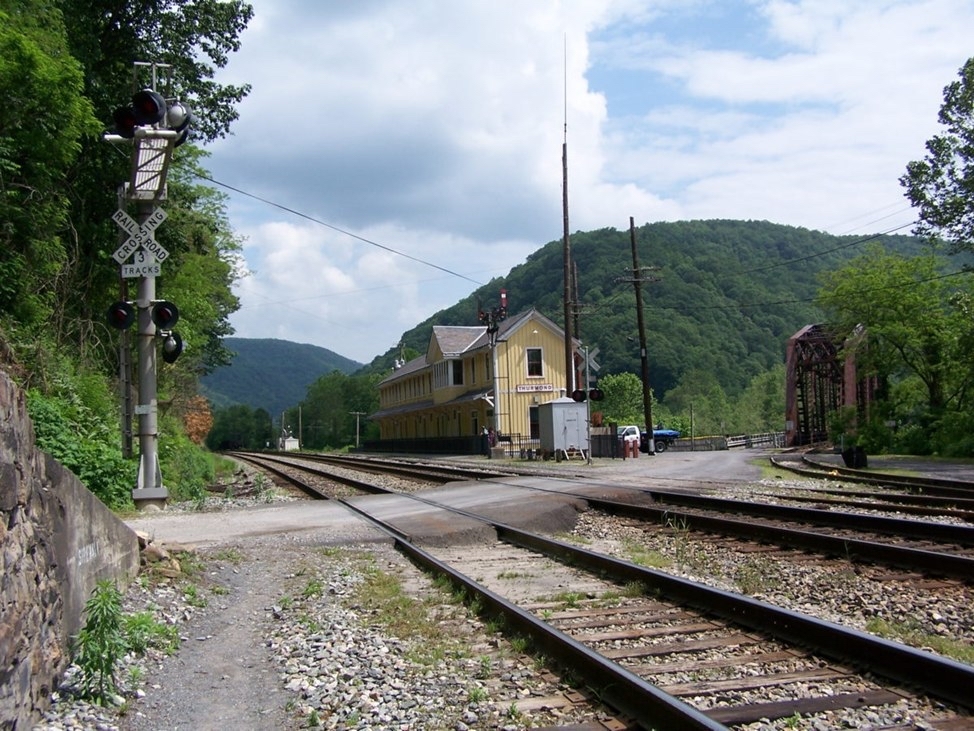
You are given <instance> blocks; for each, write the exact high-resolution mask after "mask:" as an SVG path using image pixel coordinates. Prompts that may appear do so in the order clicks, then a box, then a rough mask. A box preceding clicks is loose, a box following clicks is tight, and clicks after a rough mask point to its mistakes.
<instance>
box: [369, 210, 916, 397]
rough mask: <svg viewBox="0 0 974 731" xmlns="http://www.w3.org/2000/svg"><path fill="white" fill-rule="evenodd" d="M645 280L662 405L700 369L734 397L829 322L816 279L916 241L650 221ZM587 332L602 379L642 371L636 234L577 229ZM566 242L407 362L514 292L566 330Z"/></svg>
mask: <svg viewBox="0 0 974 731" xmlns="http://www.w3.org/2000/svg"><path fill="white" fill-rule="evenodd" d="M636 242H637V250H638V256H639V266H640V269H644V270H646V271H645V272H644V275H645V276H644V282H645V283H644V284H643V287H642V294H643V311H644V314H645V322H646V331H647V351H648V352H649V362H650V384H651V385H652V387H653V389H654V391H655V392H656V394H657V396H662V395H663V394H665V393H666V392H667V391H670V390H671V389H673V388H676V387H677V386H678V384H679V383H680V379H681V378H682V377H683V376H684V375H686V374H688V373H691V372H693V371H703V372H706V373H709V374H712V375H713V377H714V378H716V379H717V381H718V383H719V384H720V385H721V387H722V388H723V389H724V391H725V392H726V393H727V394H729V395H733V394H737V393H739V392H740V391H741V390H742V389H743V388H744V387H745V386H746V385H747V384H748V382H749V381H750V379H751V378H753V377H754V376H755V375H757V374H760V373H763V372H765V371H767V370H768V369H769V368H771V367H772V366H774V365H776V364H781V363H782V362H783V361H784V357H785V345H786V342H787V340H788V338H789V337H791V336H792V335H793V334H794V333H795V332H796V331H798V330H799V329H800V328H801V327H804V326H805V325H808V324H811V323H816V322H821V320H822V313H821V312H820V311H819V310H818V308H817V307H816V306H815V303H814V300H815V296H816V294H817V292H818V288H819V284H818V281H819V280H818V276H819V273H821V272H823V271H831V270H835V269H837V268H839V267H841V266H842V265H843V264H844V263H845V262H847V261H849V260H850V259H852V258H854V257H856V256H859V255H861V254H862V253H864V251H865V248H866V245H867V244H869V243H877V242H879V243H882V244H883V246H885V248H886V249H887V250H889V251H892V252H896V253H901V254H909V255H912V254H916V253H917V252H918V251H919V249H920V248H921V245H922V244H921V241H920V240H919V239H917V238H915V237H912V236H869V235H866V236H833V235H831V234H827V233H822V232H819V231H811V230H809V229H805V228H797V227H794V226H784V225H780V224H774V223H769V222H767V221H737V220H707V221H679V222H672V223H670V222H666V223H651V224H646V225H643V226H640V227H639V228H637V229H636ZM570 243H571V251H572V259H573V260H574V263H575V268H576V270H577V281H578V289H579V294H578V296H577V304H576V307H575V310H576V311H577V312H578V323H579V335H580V338H581V340H582V342H583V344H584V345H585V346H588V347H590V348H592V349H594V348H598V349H599V354H598V356H597V358H596V360H597V362H598V363H599V364H600V365H601V370H600V371H599V374H598V375H600V376H604V375H606V374H607V373H621V372H630V373H637V374H638V373H639V372H640V353H639V346H638V332H639V331H638V327H637V317H636V304H635V290H634V287H633V284H632V281H633V273H632V247H631V243H630V236H629V231H628V230H616V229H614V228H605V229H599V230H596V231H588V232H582V231H579V232H575V233H574V234H572V235H571V237H570ZM563 272H564V265H563V242H562V241H560V240H556V241H552V242H550V243H548V244H547V245H545V246H543V247H541V248H539V249H538V250H537V251H535V252H534V253H533V254H531V255H530V256H529V257H528V258H527V261H525V262H524V263H523V264H519V265H518V266H516V267H514V268H513V269H512V270H511V271H510V272H509V273H508V274H507V275H506V276H504V277H497V278H495V279H494V280H492V281H491V282H490V283H488V284H487V285H484V286H483V287H480V288H479V289H477V290H476V291H475V292H473V293H472V294H471V295H470V296H469V297H466V298H465V299H463V300H461V301H460V302H458V303H457V304H455V305H453V306H452V307H449V308H447V309H445V310H441V311H440V312H437V313H436V314H434V315H433V316H432V317H430V318H429V319H427V320H426V321H424V322H422V323H419V324H418V325H416V327H414V328H413V329H411V330H409V331H407V332H406V333H404V334H403V336H402V342H403V344H404V346H405V348H406V351H407V352H406V355H407V357H412V355H414V354H415V353H421V352H424V351H425V350H426V345H427V343H428V342H429V337H430V333H431V332H432V328H433V326H434V325H477V324H478V319H477V311H478V306H482V307H484V308H485V309H490V308H492V307H495V306H497V304H498V296H499V293H500V290H501V289H506V290H507V299H508V308H509V310H510V312H511V313H512V314H514V313H518V312H522V311H524V310H526V309H528V308H529V307H536V308H537V309H538V310H539V311H540V312H542V313H544V314H545V315H546V316H548V317H549V318H551V319H552V320H554V321H555V322H557V323H558V324H559V325H563V323H564V314H563V313H564V306H563V290H564V285H563V276H564V275H563ZM398 356H399V350H398V349H390V350H389V351H388V352H386V353H384V354H382V355H380V356H378V357H376V358H375V359H374V360H373V361H372V362H371V363H370V364H369V366H368V368H367V370H368V371H380V372H381V371H388V370H389V369H391V367H392V364H393V360H394V358H396V357H398Z"/></svg>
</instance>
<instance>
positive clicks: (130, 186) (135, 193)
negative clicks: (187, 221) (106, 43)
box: [104, 61, 193, 509]
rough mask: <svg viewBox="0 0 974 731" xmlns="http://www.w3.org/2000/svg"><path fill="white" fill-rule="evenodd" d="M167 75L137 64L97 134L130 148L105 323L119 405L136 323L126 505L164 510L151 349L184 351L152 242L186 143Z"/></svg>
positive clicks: (157, 247)
mask: <svg viewBox="0 0 974 731" xmlns="http://www.w3.org/2000/svg"><path fill="white" fill-rule="evenodd" d="M171 69H172V67H171V66H170V65H169V64H161V63H147V62H141V61H139V62H136V63H135V67H134V72H133V85H132V88H133V89H135V90H136V91H134V92H133V94H132V98H131V102H130V103H129V104H126V105H123V106H120V107H118V108H116V109H115V110H114V112H113V113H112V121H113V128H112V130H111V131H110V132H108V133H106V134H105V135H104V139H105V140H106V141H108V142H113V143H130V144H131V145H132V172H131V176H130V178H129V180H128V181H127V182H126V183H124V184H123V185H122V186H121V188H120V189H119V208H118V210H117V211H116V212H115V213H114V214H113V215H112V220H113V221H114V222H115V224H116V225H117V226H118V227H119V228H120V229H121V230H122V232H123V236H122V239H123V240H122V242H121V244H120V245H119V247H118V249H116V250H115V253H114V254H112V258H114V259H115V261H116V262H117V263H118V265H119V267H120V273H121V277H122V299H121V300H119V301H118V302H114V303H112V305H110V306H109V308H108V312H107V313H106V315H107V319H108V324H109V325H111V326H112V327H114V328H117V329H119V330H121V331H122V343H121V346H120V360H121V363H122V367H121V368H120V371H121V373H122V382H123V389H124V393H125V394H126V396H125V397H123V403H125V404H127V403H128V398H127V394H128V392H129V387H128V378H129V376H130V368H129V367H128V365H127V364H128V352H129V347H128V337H127V335H128V333H127V330H128V329H129V328H130V327H131V326H132V325H133V324H135V323H136V322H137V323H138V331H137V332H138V356H139V367H138V374H139V377H138V385H139V393H138V403H137V404H135V407H134V409H133V410H134V412H135V414H136V415H138V417H139V428H138V434H139V476H138V483H137V485H136V487H135V488H134V489H133V490H132V499H133V500H134V501H135V504H136V507H138V508H140V509H144V508H150V507H156V508H163V507H165V504H166V500H167V499H168V497H169V491H168V490H167V489H166V487H165V486H164V485H163V482H162V473H161V470H160V468H159V426H158V403H157V371H156V350H157V345H158V344H160V343H161V346H162V347H161V350H162V359H163V360H164V361H165V362H166V363H174V362H175V361H176V359H177V358H179V356H180V354H182V352H183V339H182V338H181V337H180V336H179V333H177V332H176V331H175V330H173V327H174V326H175V325H176V322H177V321H178V320H179V309H178V308H177V307H176V305H175V304H173V303H172V302H168V301H165V300H157V299H156V277H157V276H159V275H160V274H161V272H162V264H163V262H165V260H166V259H168V258H169V252H168V251H166V249H165V247H163V246H162V245H161V244H160V243H159V242H157V241H156V240H155V234H154V232H155V230H156V228H158V227H159V225H160V224H161V223H162V222H163V221H165V220H166V212H165V210H163V209H162V208H160V207H159V203H160V202H161V201H164V200H166V198H167V194H166V178H167V175H168V172H169V163H170V161H171V160H172V153H173V150H174V149H175V148H177V147H179V146H180V145H181V144H183V143H184V142H185V141H186V140H187V139H188V137H189V133H190V126H191V124H192V121H193V114H192V111H191V110H190V108H189V106H188V105H186V104H185V103H184V102H182V101H181V100H179V99H178V98H177V97H174V96H172V95H171V93H170V92H171V90H172V86H173V84H172V78H171ZM146 72H148V76H149V82H150V83H149V85H148V86H145V87H142V85H141V84H140V83H139V82H140V81H141V80H142V79H144V77H145V76H146ZM140 77H142V78H140ZM140 87H142V88H140ZM160 88H161V91H159V89H160ZM128 207H131V208H133V209H134V212H135V217H134V218H133V217H132V216H130V215H129V213H128V212H127V211H126V208H128ZM129 279H135V280H136V281H137V286H136V289H137V293H136V297H135V299H134V300H131V301H129V300H128V299H127V292H128V287H127V283H128V280H129ZM123 417H124V419H125V422H126V424H128V423H130V421H131V417H132V414H131V410H130V409H129V408H128V406H125V407H123ZM126 431H127V433H130V432H131V429H130V428H129V429H127V430H126Z"/></svg>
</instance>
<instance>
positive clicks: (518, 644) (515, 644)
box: [511, 635, 531, 654]
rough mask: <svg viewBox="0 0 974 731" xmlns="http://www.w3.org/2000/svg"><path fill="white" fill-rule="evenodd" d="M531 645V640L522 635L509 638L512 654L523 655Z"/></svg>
mask: <svg viewBox="0 0 974 731" xmlns="http://www.w3.org/2000/svg"><path fill="white" fill-rule="evenodd" d="M530 645H531V640H530V639H529V638H527V637H524V636H523V635H517V636H516V637H512V638H511V648H512V649H513V650H514V652H517V653H520V654H524V653H525V652H527V649H528V647H529V646H530Z"/></svg>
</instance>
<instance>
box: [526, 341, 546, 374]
mask: <svg viewBox="0 0 974 731" xmlns="http://www.w3.org/2000/svg"><path fill="white" fill-rule="evenodd" d="M524 353H525V358H526V360H527V365H528V378H543V377H544V359H543V358H542V353H541V348H525V349H524Z"/></svg>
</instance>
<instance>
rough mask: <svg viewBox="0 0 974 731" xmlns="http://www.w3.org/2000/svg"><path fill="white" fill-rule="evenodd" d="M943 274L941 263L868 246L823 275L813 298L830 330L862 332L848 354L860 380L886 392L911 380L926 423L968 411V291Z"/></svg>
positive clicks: (972, 291) (972, 332) (972, 290)
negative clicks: (870, 379)
mask: <svg viewBox="0 0 974 731" xmlns="http://www.w3.org/2000/svg"><path fill="white" fill-rule="evenodd" d="M944 269H945V262H944V260H943V259H942V258H941V257H938V256H936V255H934V254H932V253H931V254H927V255H923V256H916V257H902V256H897V255H893V254H889V253H887V252H886V251H885V250H884V249H883V248H882V247H880V246H874V247H871V248H870V249H869V250H868V251H867V252H866V253H865V254H863V255H862V256H861V257H858V258H856V259H854V260H853V261H851V262H850V263H849V264H848V265H847V266H845V267H842V268H841V269H839V270H837V271H835V272H832V273H829V274H826V275H824V276H823V277H822V290H821V293H820V295H819V302H820V304H821V306H822V307H823V309H824V310H825V311H826V312H827V313H828V316H829V321H830V322H831V323H832V324H833V326H834V327H835V329H836V332H838V333H848V334H850V335H851V334H852V333H854V332H856V331H857V330H859V329H861V330H862V331H863V332H864V333H865V339H864V340H863V341H862V344H861V345H859V346H858V348H857V349H856V357H857V362H858V363H859V366H860V368H861V369H864V371H865V373H864V375H865V374H874V375H877V376H879V377H880V378H882V379H884V380H889V381H890V382H891V383H892V384H893V386H894V387H895V386H896V384H904V383H908V382H909V381H910V380H911V379H916V380H918V381H919V383H921V384H922V386H923V396H924V403H923V405H922V408H923V411H924V412H925V414H926V415H928V416H932V417H934V418H936V417H939V416H941V415H942V414H943V413H944V412H946V411H957V410H961V409H965V408H968V407H969V406H970V395H971V387H972V385H974V380H972V378H974V371H972V367H971V360H970V354H971V352H972V351H971V344H972V342H974V320H972V318H971V302H972V301H974V287H972V285H971V283H970V280H969V278H968V277H967V276H965V275H961V276H949V275H947V274H945V272H944ZM900 388H901V390H903V392H910V391H914V389H903V388H902V385H901V386H900ZM899 416H900V417H903V418H906V417H909V416H910V414H906V413H900V414H899Z"/></svg>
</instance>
